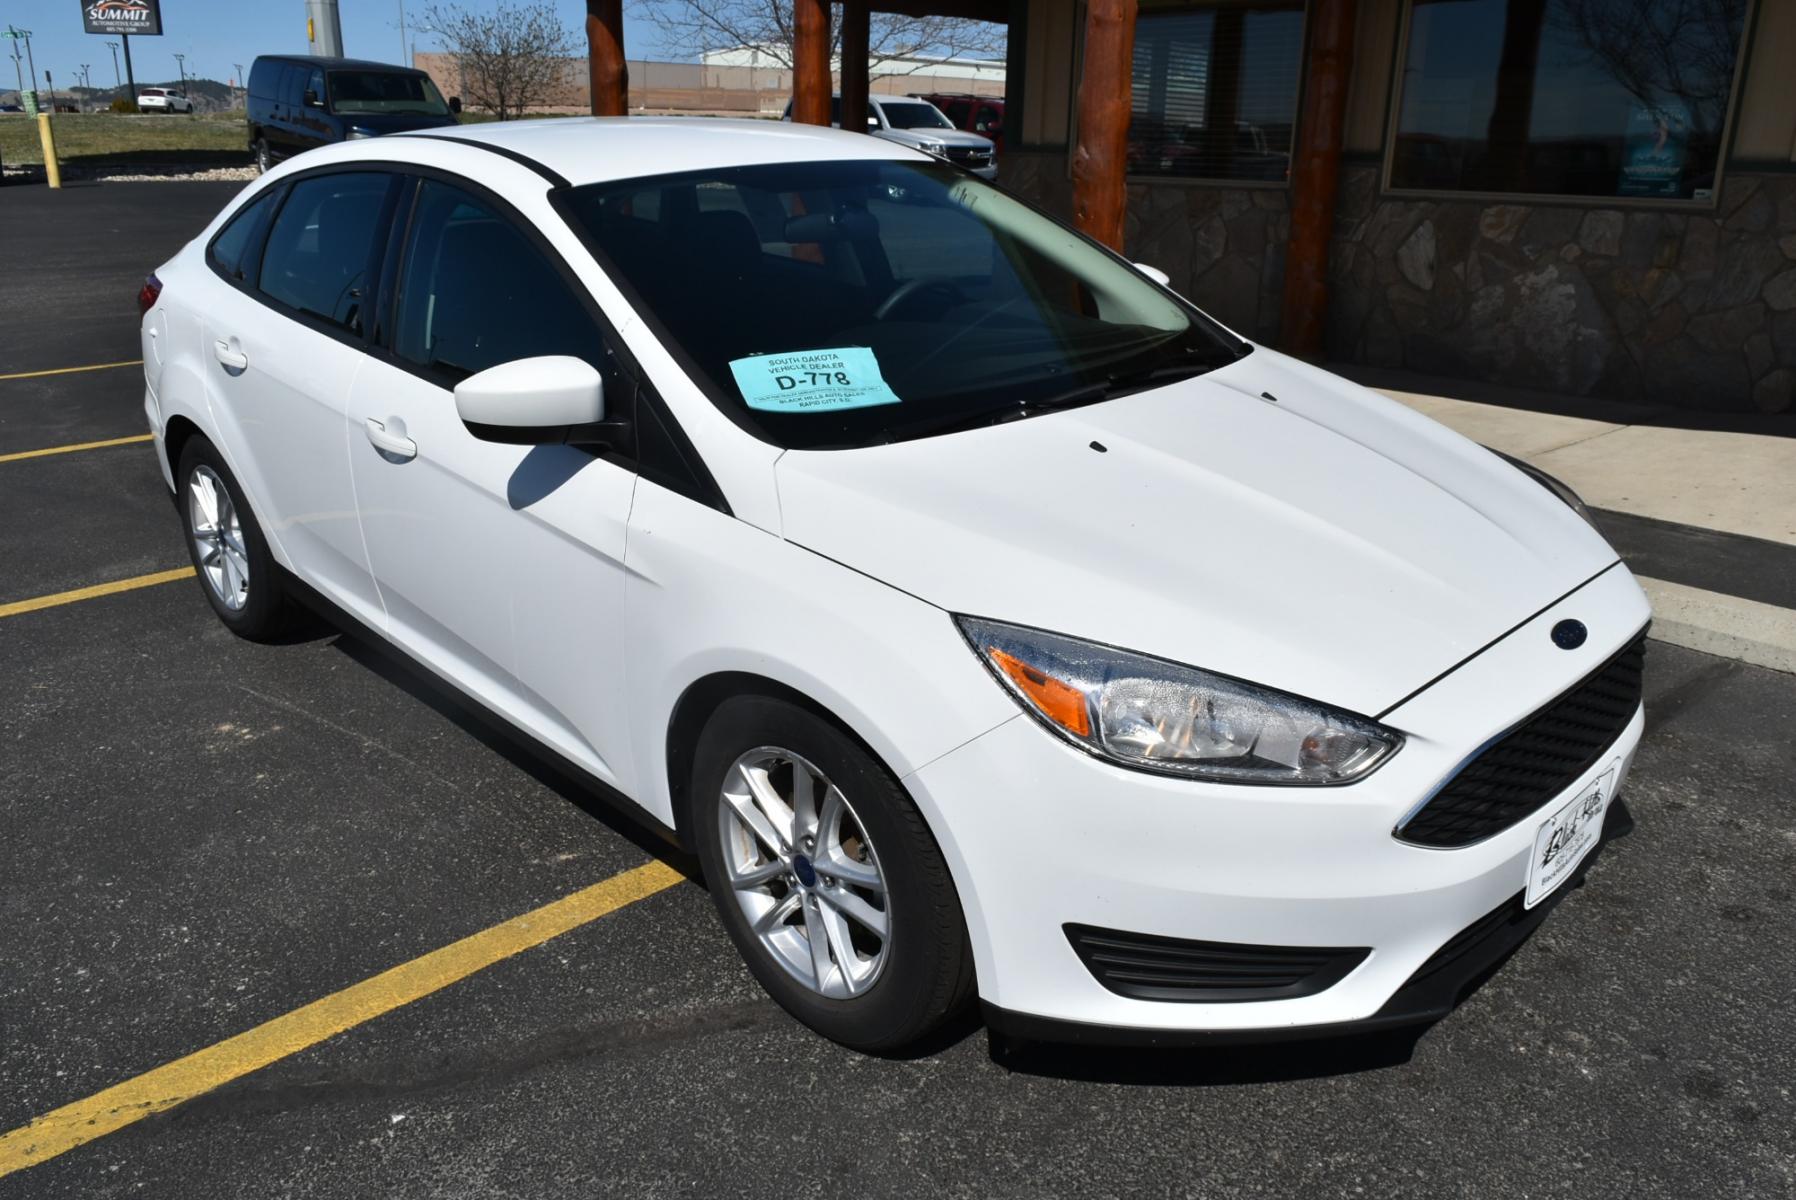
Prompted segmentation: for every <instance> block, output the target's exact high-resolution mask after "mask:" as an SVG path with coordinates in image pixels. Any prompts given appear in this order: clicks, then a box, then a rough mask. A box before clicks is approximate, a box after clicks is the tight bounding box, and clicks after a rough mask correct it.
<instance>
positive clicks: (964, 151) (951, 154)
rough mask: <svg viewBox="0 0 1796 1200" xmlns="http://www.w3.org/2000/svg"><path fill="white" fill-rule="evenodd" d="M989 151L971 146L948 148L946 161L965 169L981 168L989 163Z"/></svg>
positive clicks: (990, 157)
mask: <svg viewBox="0 0 1796 1200" xmlns="http://www.w3.org/2000/svg"><path fill="white" fill-rule="evenodd" d="M991 160H992V153H991V151H990V150H980V149H978V148H976V147H971V146H949V147H948V161H949V162H952V163H959V164H961V165H962V166H966V167H983V166H985V165H986V164H987V163H989V162H991Z"/></svg>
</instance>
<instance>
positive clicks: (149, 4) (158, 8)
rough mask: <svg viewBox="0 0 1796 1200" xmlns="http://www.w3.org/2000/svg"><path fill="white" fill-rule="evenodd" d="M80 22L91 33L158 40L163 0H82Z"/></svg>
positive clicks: (160, 29) (160, 30)
mask: <svg viewBox="0 0 1796 1200" xmlns="http://www.w3.org/2000/svg"><path fill="white" fill-rule="evenodd" d="M81 22H82V27H83V28H84V29H85V30H86V31H87V32H88V33H105V34H119V33H123V34H127V35H129V34H141V35H144V36H148V37H155V36H157V35H159V34H160V33H161V32H162V0H81Z"/></svg>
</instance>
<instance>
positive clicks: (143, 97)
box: [137, 87, 193, 113]
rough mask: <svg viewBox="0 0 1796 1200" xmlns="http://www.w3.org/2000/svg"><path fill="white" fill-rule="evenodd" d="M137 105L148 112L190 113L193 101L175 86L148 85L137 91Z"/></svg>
mask: <svg viewBox="0 0 1796 1200" xmlns="http://www.w3.org/2000/svg"><path fill="white" fill-rule="evenodd" d="M137 107H138V108H139V109H140V110H141V111H143V112H146V113H156V112H160V113H190V112H192V111H193V101H191V100H189V99H188V98H187V97H186V96H183V95H182V94H181V93H180V92H177V91H175V90H174V89H173V88H156V87H147V88H144V89H143V90H142V91H141V92H138V93H137Z"/></svg>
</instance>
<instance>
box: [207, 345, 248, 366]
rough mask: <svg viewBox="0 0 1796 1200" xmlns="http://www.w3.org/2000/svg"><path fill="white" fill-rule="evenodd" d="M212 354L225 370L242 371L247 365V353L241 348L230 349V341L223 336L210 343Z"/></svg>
mask: <svg viewBox="0 0 1796 1200" xmlns="http://www.w3.org/2000/svg"><path fill="white" fill-rule="evenodd" d="M212 356H213V357H214V358H216V359H217V360H218V365H219V366H221V367H223V368H225V369H226V370H227V371H242V370H244V369H246V368H247V367H248V366H249V355H247V354H245V353H244V352H243V351H241V350H233V349H231V343H229V342H227V341H225V340H224V339H223V338H219V339H218V340H217V341H215V342H213V343H212Z"/></svg>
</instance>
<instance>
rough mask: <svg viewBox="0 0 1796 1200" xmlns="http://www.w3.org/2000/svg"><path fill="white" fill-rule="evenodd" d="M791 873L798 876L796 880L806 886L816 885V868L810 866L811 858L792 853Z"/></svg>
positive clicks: (812, 886)
mask: <svg viewBox="0 0 1796 1200" xmlns="http://www.w3.org/2000/svg"><path fill="white" fill-rule="evenodd" d="M792 873H793V874H794V875H796V876H798V882H800V883H802V884H804V886H806V887H808V888H814V887H816V886H817V868H816V867H814V866H812V865H811V860H810V859H808V858H806V857H805V856H804V855H802V854H796V855H793V857H792Z"/></svg>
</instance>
